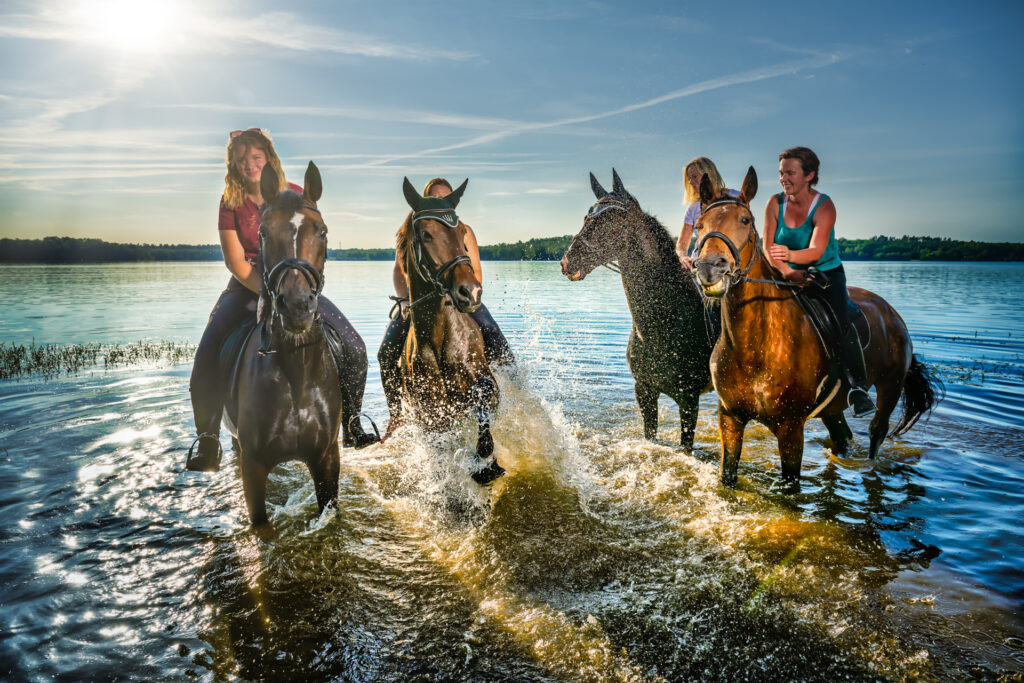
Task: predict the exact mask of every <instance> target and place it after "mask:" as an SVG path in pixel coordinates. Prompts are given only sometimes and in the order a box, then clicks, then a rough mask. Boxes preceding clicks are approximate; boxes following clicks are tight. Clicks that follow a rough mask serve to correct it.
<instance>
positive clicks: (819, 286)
mask: <svg viewBox="0 0 1024 683" xmlns="http://www.w3.org/2000/svg"><path fill="white" fill-rule="evenodd" d="M809 275H810V277H809V278H808V285H807V286H805V287H801V288H799V289H796V290H794V297H795V298H796V302H797V304H799V305H800V308H801V310H803V312H804V314H805V315H806V316H807V318H808V319H809V320H810V321H811V327H813V328H814V331H815V333H817V335H818V340H819V341H820V342H821V348H822V350H823V351H824V352H825V357H826V358H827V359H828V361H829V369H828V373H827V374H826V376H825V378H824V379H823V380H822V381H821V384H819V385H818V391H817V395H816V396H815V408H814V410H813V411H812V412H811V414H810V415H809V417H814V416H816V415H817V414H818V413H819V412H820V411H821V409H822V408H824V407H825V406H826V405H828V404H829V403H830V402H831V401H832V399H833V398H834V397H835V395H836V393H837V392H838V391H839V389H840V387H841V386H842V384H843V382H844V381H845V379H846V375H845V373H844V371H843V351H842V348H843V342H844V339H843V331H842V329H841V328H840V326H839V320H838V319H837V318H836V315H835V312H834V311H833V310H832V305H831V303H829V300H828V297H827V296H826V294H825V290H826V289H828V287H829V286H830V284H831V283H830V282H829V281H828V279H827V278H826V277H825V276H823V275H820V274H819V273H817V272H816V271H811V272H810V273H809ZM846 305H847V311H848V315H849V318H850V325H851V326H853V328H854V330H855V331H856V333H857V338H858V341H859V343H860V345H861V348H862V349H864V348H867V346H868V344H870V342H871V328H870V327H869V326H868V321H867V318H866V317H865V316H864V311H862V310H861V308H860V306H858V305H857V304H856V303H854V302H853V301H852V300H851V299H850V298H849V297H847V298H846Z"/></svg>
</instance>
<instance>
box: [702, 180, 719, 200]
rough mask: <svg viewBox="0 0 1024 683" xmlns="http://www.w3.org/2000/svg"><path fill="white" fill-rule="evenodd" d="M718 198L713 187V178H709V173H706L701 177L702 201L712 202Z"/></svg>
mask: <svg viewBox="0 0 1024 683" xmlns="http://www.w3.org/2000/svg"><path fill="white" fill-rule="evenodd" d="M716 199H718V197H716V196H715V194H714V191H713V190H712V188H711V178H709V177H708V174H707V173H705V174H704V175H703V176H701V179H700V203H701V204H702V205H703V204H710V203H711V202H713V201H715V200H716Z"/></svg>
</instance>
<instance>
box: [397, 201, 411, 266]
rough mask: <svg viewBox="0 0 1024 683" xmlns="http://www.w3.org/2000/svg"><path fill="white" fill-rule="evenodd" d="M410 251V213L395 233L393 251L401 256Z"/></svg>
mask: <svg viewBox="0 0 1024 683" xmlns="http://www.w3.org/2000/svg"><path fill="white" fill-rule="evenodd" d="M410 249H412V211H410V212H409V215H408V216H406V217H405V220H404V221H403V222H402V225H401V226H400V227H399V228H398V232H396V233H395V251H396V252H397V253H398V254H401V255H402V256H403V259H404V257H405V255H406V254H407V253H408V252H409V250H410Z"/></svg>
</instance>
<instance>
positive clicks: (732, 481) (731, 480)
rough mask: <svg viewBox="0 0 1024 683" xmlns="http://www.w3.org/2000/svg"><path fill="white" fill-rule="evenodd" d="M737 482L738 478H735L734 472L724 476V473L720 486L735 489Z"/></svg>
mask: <svg viewBox="0 0 1024 683" xmlns="http://www.w3.org/2000/svg"><path fill="white" fill-rule="evenodd" d="M737 481H738V477H737V476H736V473H735V472H733V473H731V474H725V473H723V474H722V486H724V487H726V488H728V489H734V488H736V483H737Z"/></svg>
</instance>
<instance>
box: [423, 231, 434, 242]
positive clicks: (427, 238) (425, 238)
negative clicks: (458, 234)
mask: <svg viewBox="0 0 1024 683" xmlns="http://www.w3.org/2000/svg"><path fill="white" fill-rule="evenodd" d="M420 239H421V240H423V241H424V242H429V241H430V240H432V239H434V236H433V235H431V234H430V233H429V232H424V233H423V236H422V237H420Z"/></svg>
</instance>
